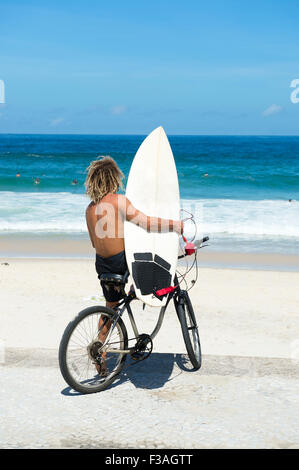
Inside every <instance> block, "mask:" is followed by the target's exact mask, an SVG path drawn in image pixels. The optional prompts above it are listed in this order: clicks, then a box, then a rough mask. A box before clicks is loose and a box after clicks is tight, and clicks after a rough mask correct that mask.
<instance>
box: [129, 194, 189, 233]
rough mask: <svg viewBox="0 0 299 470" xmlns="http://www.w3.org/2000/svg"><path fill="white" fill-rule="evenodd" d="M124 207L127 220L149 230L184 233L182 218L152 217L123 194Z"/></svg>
mask: <svg viewBox="0 0 299 470" xmlns="http://www.w3.org/2000/svg"><path fill="white" fill-rule="evenodd" d="M123 197H124V199H123V201H122V204H121V205H122V209H123V214H124V217H125V220H128V221H129V222H132V223H133V224H135V225H138V226H139V227H141V228H143V229H144V230H147V231H148V232H160V233H161V232H164V233H165V232H176V233H178V234H179V235H181V234H182V233H183V227H184V224H183V222H181V221H180V220H172V219H162V218H161V217H150V216H148V215H146V214H144V213H143V212H141V211H139V210H138V209H136V207H134V206H133V204H132V203H131V201H129V199H128V198H126V197H125V196H123Z"/></svg>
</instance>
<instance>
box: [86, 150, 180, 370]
mask: <svg viewBox="0 0 299 470" xmlns="http://www.w3.org/2000/svg"><path fill="white" fill-rule="evenodd" d="M87 170H88V174H87V178H86V182H85V186H86V194H87V195H88V196H89V197H90V199H91V202H90V204H89V205H88V207H87V209H86V223H87V227H88V232H89V237H90V241H91V243H92V246H93V247H94V248H95V251H96V262H95V267H96V271H97V274H98V278H99V279H100V276H101V274H103V273H108V272H110V273H114V274H124V273H125V272H126V271H127V269H128V267H127V261H126V256H125V245H124V221H125V220H127V221H129V222H131V223H134V224H136V225H138V226H139V227H142V228H143V229H145V230H147V231H148V232H177V233H178V234H182V233H183V222H181V221H179V220H168V219H161V218H160V217H149V216H147V215H146V214H144V213H142V212H141V211H139V210H138V209H136V208H135V207H134V206H133V205H132V203H131V202H130V201H129V200H128V199H127V198H126V196H124V195H122V194H118V191H119V189H120V188H121V189H122V188H123V185H122V179H123V178H124V175H123V173H122V171H121V170H120V168H119V167H118V166H117V164H116V162H115V161H114V160H113V159H112V158H111V157H102V158H101V159H98V160H95V161H93V162H91V164H90V165H89V167H88V169H87ZM101 286H102V289H103V294H104V297H105V299H106V306H107V307H110V308H113V307H115V306H116V305H117V304H118V302H119V301H120V299H121V298H122V295H123V294H122V292H120V291H119V290H117V288H115V289H111V287H109V286H107V285H105V282H103V281H101ZM110 326H111V325H110V322H107V323H106V324H105V325H104V324H103V322H102V320H101V319H100V322H99V329H100V330H101V332H100V334H99V340H100V341H102V342H104V341H105V338H106V336H107V333H108V331H109V329H110ZM105 356H106V355H105V353H104V354H103V358H102V359H103V362H102V365H101V366H100V367H99V366H98V365H96V369H97V371H98V373H100V374H101V375H105V373H106V365H105Z"/></svg>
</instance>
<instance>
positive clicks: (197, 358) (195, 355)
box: [177, 292, 201, 369]
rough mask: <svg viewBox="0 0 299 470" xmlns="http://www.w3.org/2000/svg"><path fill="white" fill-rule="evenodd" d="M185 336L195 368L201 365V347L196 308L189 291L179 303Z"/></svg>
mask: <svg viewBox="0 0 299 470" xmlns="http://www.w3.org/2000/svg"><path fill="white" fill-rule="evenodd" d="M177 314H178V317H179V320H180V324H181V328H182V333H183V338H184V342H185V346H186V349H187V353H188V356H189V359H190V361H191V364H192V365H193V367H194V368H195V369H200V367H201V347H200V339H199V333H198V327H197V324H196V318H195V314H194V310H193V307H192V304H191V301H190V298H189V295H188V293H187V292H184V293H183V295H182V297H181V299H180V300H179V302H178V304H177Z"/></svg>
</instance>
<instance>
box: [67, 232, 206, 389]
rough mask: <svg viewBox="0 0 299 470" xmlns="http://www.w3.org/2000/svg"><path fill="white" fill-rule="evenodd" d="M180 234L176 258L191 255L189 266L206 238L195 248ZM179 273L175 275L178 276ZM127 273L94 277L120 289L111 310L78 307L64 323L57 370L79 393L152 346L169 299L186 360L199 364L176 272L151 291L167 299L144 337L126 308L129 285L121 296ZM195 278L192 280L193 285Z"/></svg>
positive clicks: (100, 384)
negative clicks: (180, 252)
mask: <svg viewBox="0 0 299 470" xmlns="http://www.w3.org/2000/svg"><path fill="white" fill-rule="evenodd" d="M183 238H184V241H185V242H186V246H185V251H184V254H183V255H180V256H179V257H178V258H179V259H180V258H183V257H185V256H189V255H191V254H194V255H195V256H194V262H193V264H192V266H193V265H194V263H196V268H197V261H196V253H197V250H198V249H200V248H203V247H204V246H206V245H203V244H204V243H205V242H206V241H208V240H209V237H204V238H203V239H201V240H200V241H199V242H198V243H197V244H198V246H197V247H195V245H194V244H193V243H190V242H189V243H188V242H187V240H186V239H185V237H183ZM192 266H191V267H192ZM190 269H191V268H190ZM190 269H189V271H190ZM189 271H187V272H189ZM185 275H186V274H185ZM185 275H183V276H181V277H183V278H184V276H185ZM128 277H129V272H128V271H127V272H126V273H125V274H124V275H120V274H111V273H107V274H102V275H101V277H100V280H103V281H105V283H106V284H108V285H110V286H111V287H112V288H117V289H120V290H121V291H122V293H123V299H122V300H121V301H120V302H119V303H118V305H117V307H115V308H114V309H111V308H107V307H105V306H102V305H100V306H93V307H88V308H86V309H84V310H82V311H81V312H79V313H78V315H77V316H76V317H75V318H74V319H73V320H72V321H71V322H70V323H69V324H68V325H67V327H66V329H65V331H64V333H63V336H62V339H61V342H60V346H59V367H60V371H61V374H62V376H63V378H64V379H65V381H66V382H67V384H68V385H69V386H70V387H71V388H72V389H74V390H76V391H77V392H79V393H82V394H87V393H96V392H100V391H102V390H105V389H106V388H107V387H108V386H109V385H110V384H112V382H113V381H114V380H115V379H116V378H117V376H118V375H119V374H120V372H121V371H122V369H123V367H124V365H125V361H126V358H127V356H128V355H130V356H131V358H132V359H133V361H134V362H139V361H141V360H144V359H146V358H147V357H149V355H150V354H151V352H152V349H153V339H154V338H155V336H156V335H157V333H158V332H159V330H160V328H161V325H162V322H163V318H164V315H165V311H166V308H167V306H168V304H169V302H170V301H171V300H173V301H174V305H175V310H176V313H177V315H178V318H179V321H180V325H181V329H182V333H183V339H184V343H185V346H186V350H187V353H188V356H189V359H190V362H191V364H192V366H193V368H194V369H195V370H198V369H200V367H201V347H200V339H199V333H198V326H197V323H196V318H195V314H194V310H193V307H192V303H191V300H190V297H189V294H188V289H186V290H183V289H181V287H180V282H179V279H178V275H177V274H176V275H175V277H174V286H170V287H167V288H165V289H160V290H159V291H156V292H153V295H155V296H156V297H158V298H160V299H162V298H163V297H165V296H167V301H166V304H165V306H163V307H162V308H161V309H160V313H159V317H158V321H157V324H156V326H155V328H154V330H153V332H152V333H151V334H150V335H149V334H145V333H143V334H139V332H138V329H137V325H136V322H135V319H134V316H133V312H132V309H131V302H132V301H133V300H135V299H136V295H135V291H134V289H133V287H132V286H131V288H130V290H129V292H128V293H127V294H126V292H125V289H124V288H125V285H126V283H127V281H128ZM196 279H197V276H196ZM195 282H196V281H193V285H194V283H195ZM125 311H127V313H128V316H129V320H130V322H131V326H132V329H133V332H134V335H135V336H134V338H130V339H128V333H127V329H126V326H125V324H124V321H123V319H122V315H123V313H124V312H125ZM132 340H134V341H136V342H135V344H134V345H133V346H131V347H129V341H132ZM86 360H87V361H86ZM83 361H84V362H83ZM81 365H82V370H81V369H80V367H81Z"/></svg>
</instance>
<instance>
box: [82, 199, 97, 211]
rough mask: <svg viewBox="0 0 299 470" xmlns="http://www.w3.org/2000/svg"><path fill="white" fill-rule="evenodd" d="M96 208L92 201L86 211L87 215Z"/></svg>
mask: <svg viewBox="0 0 299 470" xmlns="http://www.w3.org/2000/svg"><path fill="white" fill-rule="evenodd" d="M95 206H96V204H95V203H94V202H93V201H91V202H90V203H89V204H88V206H87V207H86V211H85V212H86V214H90V213H91V212H92V211H93V210H94V208H95Z"/></svg>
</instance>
